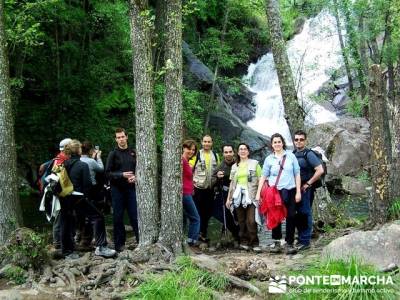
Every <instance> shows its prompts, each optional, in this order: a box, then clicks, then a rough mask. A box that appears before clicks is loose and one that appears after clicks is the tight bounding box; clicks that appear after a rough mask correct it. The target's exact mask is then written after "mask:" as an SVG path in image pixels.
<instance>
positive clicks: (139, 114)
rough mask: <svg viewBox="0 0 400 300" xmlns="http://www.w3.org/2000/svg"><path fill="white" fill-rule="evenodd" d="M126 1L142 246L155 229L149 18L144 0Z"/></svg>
mask: <svg viewBox="0 0 400 300" xmlns="http://www.w3.org/2000/svg"><path fill="white" fill-rule="evenodd" d="M130 4H131V5H130V17H131V22H130V23H131V42H132V49H133V74H134V88H135V109H136V112H135V116H136V150H137V167H136V176H137V183H136V193H137V203H138V219H139V236H140V242H139V246H144V245H149V244H152V243H154V242H156V241H157V239H158V232H159V207H158V201H157V153H156V150H157V145H156V131H155V128H156V122H155V104H154V99H153V79H152V76H153V64H152V59H151V57H152V56H151V25H150V24H149V22H151V21H150V15H149V14H150V10H149V7H148V1H147V0H130Z"/></svg>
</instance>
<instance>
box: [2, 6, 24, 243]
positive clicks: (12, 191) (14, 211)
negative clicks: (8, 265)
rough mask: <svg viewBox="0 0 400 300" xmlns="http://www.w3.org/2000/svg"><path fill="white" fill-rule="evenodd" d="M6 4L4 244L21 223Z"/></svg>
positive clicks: (3, 92)
mask: <svg viewBox="0 0 400 300" xmlns="http://www.w3.org/2000/svg"><path fill="white" fill-rule="evenodd" d="M6 45H7V41H6V37H5V30H4V2H3V0H0V244H3V243H4V242H5V241H6V240H7V238H8V236H9V234H10V233H11V232H12V231H13V230H14V229H15V228H17V227H18V226H19V225H20V223H21V217H20V216H21V215H20V212H21V210H20V206H19V201H18V185H17V154H16V145H15V137H14V115H13V109H12V100H11V92H10V78H9V65H8V56H7V55H8V54H7V46H6Z"/></svg>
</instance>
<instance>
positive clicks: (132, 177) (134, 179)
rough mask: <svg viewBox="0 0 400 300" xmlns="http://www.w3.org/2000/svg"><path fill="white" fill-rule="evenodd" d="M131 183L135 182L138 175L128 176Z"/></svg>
mask: <svg viewBox="0 0 400 300" xmlns="http://www.w3.org/2000/svg"><path fill="white" fill-rule="evenodd" d="M128 182H129V183H135V182H136V176H135V175H132V176H131V177H129V178H128Z"/></svg>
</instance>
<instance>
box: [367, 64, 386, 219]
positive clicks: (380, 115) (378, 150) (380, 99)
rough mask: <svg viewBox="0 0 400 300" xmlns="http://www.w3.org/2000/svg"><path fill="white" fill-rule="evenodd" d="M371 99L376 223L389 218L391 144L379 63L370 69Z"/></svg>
mask: <svg viewBox="0 0 400 300" xmlns="http://www.w3.org/2000/svg"><path fill="white" fill-rule="evenodd" d="M369 99H370V101H369V116H370V130H371V166H372V167H371V177H372V187H373V191H372V196H373V199H372V205H371V207H370V217H371V220H372V221H373V222H375V223H380V224H383V223H385V222H386V220H387V216H388V207H389V203H390V193H389V192H390V191H389V178H390V173H389V172H390V162H391V145H390V135H389V122H388V115H387V105H386V99H385V92H384V81H383V76H382V70H381V68H380V66H379V65H372V66H371V69H370V83H369Z"/></svg>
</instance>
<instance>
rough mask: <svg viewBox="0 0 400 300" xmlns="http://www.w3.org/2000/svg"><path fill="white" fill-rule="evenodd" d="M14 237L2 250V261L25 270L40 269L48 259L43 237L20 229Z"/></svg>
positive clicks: (25, 229)
mask: <svg viewBox="0 0 400 300" xmlns="http://www.w3.org/2000/svg"><path fill="white" fill-rule="evenodd" d="M12 237H13V238H12V240H11V241H10V242H9V243H7V245H6V246H5V247H3V248H2V259H5V260H6V261H7V262H10V263H11V264H13V265H15V266H18V267H21V268H23V269H24V270H27V269H28V268H33V269H40V268H41V267H42V266H43V264H44V263H45V262H46V261H47V259H48V256H47V252H46V241H45V239H44V238H43V236H41V235H39V234H37V233H36V232H34V231H32V230H30V229H27V228H19V229H17V230H16V231H15V232H14V233H13V234H12Z"/></svg>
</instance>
